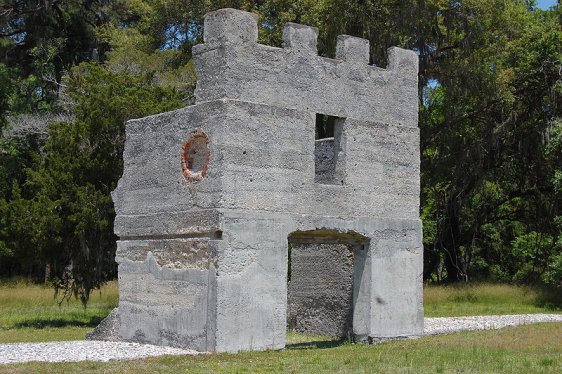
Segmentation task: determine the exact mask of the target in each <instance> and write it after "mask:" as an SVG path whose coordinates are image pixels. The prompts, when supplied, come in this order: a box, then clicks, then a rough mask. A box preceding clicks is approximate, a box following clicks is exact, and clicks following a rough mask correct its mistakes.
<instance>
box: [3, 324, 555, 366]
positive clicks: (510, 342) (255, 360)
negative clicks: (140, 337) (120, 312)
mask: <svg viewBox="0 0 562 374" xmlns="http://www.w3.org/2000/svg"><path fill="white" fill-rule="evenodd" d="M561 352H562V324H561V323H556V324H538V325H532V326H521V327H517V328H510V329H503V330H497V331H479V332H465V333H458V334H452V335H444V336H438V337H431V338H423V339H419V340H412V341H397V342H391V343H385V344H380V345H370V346H369V345H363V344H350V343H341V342H333V341H322V342H313V343H300V344H294V345H290V346H288V348H287V349H285V350H282V351H267V352H245V353H240V354H212V355H200V356H189V357H180V356H166V357H158V358H151V359H145V360H137V361H112V362H107V363H100V362H82V363H64V364H63V363H60V364H46V363H27V364H18V365H6V366H0V372H9V373H98V372H103V373H154V372H157V373H184V372H185V373H214V372H226V373H326V372H331V373H561V372H562V357H561V356H562V353H561Z"/></svg>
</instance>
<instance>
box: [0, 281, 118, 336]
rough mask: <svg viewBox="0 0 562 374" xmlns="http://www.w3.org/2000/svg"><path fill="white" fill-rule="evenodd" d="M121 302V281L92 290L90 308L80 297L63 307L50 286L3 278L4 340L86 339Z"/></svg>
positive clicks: (0, 321)
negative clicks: (118, 288)
mask: <svg viewBox="0 0 562 374" xmlns="http://www.w3.org/2000/svg"><path fill="white" fill-rule="evenodd" d="M116 305H117V282H111V283H109V284H108V285H106V286H105V287H103V288H102V289H101V292H100V291H96V292H94V293H92V295H91V297H90V303H89V304H88V308H86V309H84V308H83V307H82V304H81V303H80V301H78V300H74V299H72V300H70V301H69V302H66V301H64V302H63V303H62V304H61V305H60V306H59V304H58V303H57V301H56V300H55V298H54V295H53V289H52V288H50V287H45V286H40V285H33V284H30V283H26V282H24V281H10V282H6V281H4V282H2V281H0V343H14V342H46V341H57V340H76V339H84V336H85V334H86V333H87V332H88V331H91V330H92V329H93V328H94V327H96V326H97V325H98V323H99V322H100V321H101V320H102V319H103V318H105V316H106V315H107V314H109V312H110V311H111V309H113V308H114V307H115V306H116Z"/></svg>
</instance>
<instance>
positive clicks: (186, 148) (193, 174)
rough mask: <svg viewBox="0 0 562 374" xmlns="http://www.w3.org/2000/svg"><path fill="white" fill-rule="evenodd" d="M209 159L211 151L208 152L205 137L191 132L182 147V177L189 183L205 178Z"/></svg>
mask: <svg viewBox="0 0 562 374" xmlns="http://www.w3.org/2000/svg"><path fill="white" fill-rule="evenodd" d="M210 157H211V151H210V150H209V138H208V137H207V135H206V134H205V133H204V132H203V131H200V130H197V131H195V132H193V133H192V134H191V136H190V137H189V139H188V140H187V141H186V142H185V143H184V144H183V147H182V154H181V168H182V171H183V175H185V177H186V178H187V179H188V180H189V181H190V182H196V181H200V180H201V179H203V178H205V175H206V174H207V168H208V167H209V159H210Z"/></svg>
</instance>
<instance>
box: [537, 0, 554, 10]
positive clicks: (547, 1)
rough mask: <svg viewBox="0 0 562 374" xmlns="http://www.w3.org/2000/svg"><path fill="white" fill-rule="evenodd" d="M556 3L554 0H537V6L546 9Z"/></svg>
mask: <svg viewBox="0 0 562 374" xmlns="http://www.w3.org/2000/svg"><path fill="white" fill-rule="evenodd" d="M554 4H556V0H537V6H538V7H539V8H541V9H544V10H546V9H548V8H550V7H551V6H553V5H554Z"/></svg>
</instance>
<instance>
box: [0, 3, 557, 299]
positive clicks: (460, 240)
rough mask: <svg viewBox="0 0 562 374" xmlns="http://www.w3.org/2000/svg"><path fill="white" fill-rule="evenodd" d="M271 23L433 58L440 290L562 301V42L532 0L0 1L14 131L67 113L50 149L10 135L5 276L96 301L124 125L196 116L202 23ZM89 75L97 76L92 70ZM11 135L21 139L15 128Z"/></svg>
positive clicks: (2, 177) (425, 94) (107, 272)
mask: <svg viewBox="0 0 562 374" xmlns="http://www.w3.org/2000/svg"><path fill="white" fill-rule="evenodd" d="M222 7H232V8H238V9H244V10H247V11H252V12H255V13H256V14H257V15H258V16H259V23H258V25H259V29H260V34H259V40H260V42H262V43H266V44H270V45H274V46H281V43H282V32H283V25H284V24H285V23H286V22H298V23H305V24H309V25H313V26H316V27H318V28H319V40H318V50H319V53H320V54H321V55H323V56H328V57H333V55H334V50H335V42H336V37H337V35H339V34H349V35H354V36H359V37H363V38H367V39H369V41H370V46H371V56H372V60H373V61H372V62H373V63H374V64H376V65H380V66H384V65H385V64H386V63H385V60H386V50H387V48H388V47H390V46H393V45H396V46H400V47H404V48H410V49H414V50H415V51H417V52H418V53H419V57H420V74H419V92H420V112H419V126H420V130H421V133H420V134H421V162H422V163H421V170H422V175H421V212H420V215H421V218H422V220H423V224H424V249H425V258H424V262H425V267H424V278H425V279H428V280H434V281H450V282H456V281H469V280H473V279H475V280H478V279H481V280H482V279H490V280H502V281H509V282H537V283H543V284H548V285H551V286H555V287H562V285H561V281H560V279H561V277H560V273H561V271H562V270H560V269H561V266H560V264H561V262H562V260H561V259H560V246H561V245H562V244H561V239H560V238H561V237H562V225H560V224H559V222H561V221H562V218H561V217H562V211H561V210H562V205H561V202H562V201H561V198H562V124H561V123H562V122H561V119H560V118H561V113H560V97H561V95H562V83H561V80H560V66H561V65H562V54H561V52H560V45H562V31H561V29H560V27H559V26H560V25H559V23H560V22H559V21H560V17H561V15H562V13H561V12H562V10H561V8H560V6H559V5H557V6H556V7H554V8H553V10H550V11H541V10H538V9H536V8H535V7H534V6H533V4H532V2H529V1H523V0H492V1H489V0H462V1H447V0H427V1H423V2H418V1H409V0H408V1H386V0H374V1H359V0H351V1H346V2H344V1H336V0H318V1H317V0H300V1H287V0H263V1H256V0H190V1H183V0H164V1H162V0H117V1H106V0H95V1H87V2H82V1H77V0H71V1H65V2H59V1H55V2H47V1H36V2H4V3H2V4H0V9H1V10H2V13H0V25H1V26H2V27H1V28H0V52H2V53H1V54H0V56H3V57H2V58H1V59H0V128H2V129H3V130H6V121H5V120H6V118H7V117H8V115H13V114H18V113H36V112H44V111H59V110H67V111H71V112H72V113H73V114H74V118H75V119H74V120H73V121H70V122H66V123H53V124H51V126H50V129H49V138H48V140H47V143H46V144H43V140H42V139H39V138H37V137H34V136H32V135H29V136H24V137H21V138H18V139H14V138H7V137H5V136H3V137H0V212H1V213H2V216H1V217H0V275H2V274H4V275H6V274H8V275H13V274H31V275H33V276H36V277H40V276H42V275H43V272H44V271H45V272H47V271H46V269H47V268H46V266H47V265H48V267H50V269H51V270H50V271H51V273H52V275H53V276H54V277H55V278H56V279H57V282H58V283H56V284H57V287H59V288H61V289H66V290H70V291H71V292H70V294H72V293H74V294H75V295H78V296H80V297H81V298H82V300H83V301H84V302H85V301H87V298H88V295H89V293H90V291H91V290H92V289H93V288H96V287H97V286H98V285H99V284H100V282H103V280H104V279H107V278H108V277H111V276H113V275H114V266H115V265H114V263H113V262H112V258H113V254H112V253H113V250H114V246H115V237H114V236H113V234H112V229H111V228H112V224H113V214H114V213H113V208H112V203H111V199H110V195H109V193H110V191H111V190H112V189H113V188H114V187H115V184H116V182H117V180H118V178H119V176H120V174H121V171H122V161H121V154H122V150H123V141H124V133H123V131H124V127H123V123H124V121H126V120H127V119H130V118H135V117H141V116H145V115H148V114H153V113H158V112H162V111H166V110H169V109H173V108H177V107H179V106H181V105H184V104H188V103H192V102H193V90H194V87H195V82H196V79H197V78H196V73H195V69H194V64H193V61H192V59H191V57H192V56H191V48H192V46H193V45H195V44H197V43H200V42H201V41H202V37H203V35H202V34H203V33H202V31H203V29H202V24H203V15H204V14H205V13H206V12H208V11H211V10H215V9H218V8H222ZM84 61H90V63H84ZM4 133H6V131H4Z"/></svg>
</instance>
